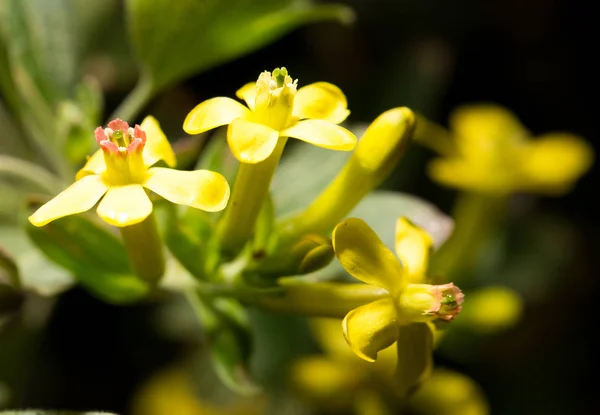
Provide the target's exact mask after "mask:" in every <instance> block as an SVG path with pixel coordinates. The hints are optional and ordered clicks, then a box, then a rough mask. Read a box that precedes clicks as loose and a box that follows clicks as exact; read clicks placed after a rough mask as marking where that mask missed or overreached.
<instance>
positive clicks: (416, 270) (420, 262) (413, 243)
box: [396, 217, 433, 283]
mask: <svg viewBox="0 0 600 415" xmlns="http://www.w3.org/2000/svg"><path fill="white" fill-rule="evenodd" d="M432 246H433V240H432V239H431V236H429V234H428V233H427V232H425V231H424V230H423V229H421V228H419V227H417V226H415V225H413V224H412V223H411V222H410V221H409V220H408V219H407V218H405V217H402V218H400V219H398V221H397V222H396V255H398V258H400V261H402V265H403V266H404V269H405V270H406V271H407V278H408V280H409V281H410V282H411V283H417V282H422V281H423V280H424V279H425V274H426V272H427V266H428V264H429V253H430V252H431V247H432Z"/></svg>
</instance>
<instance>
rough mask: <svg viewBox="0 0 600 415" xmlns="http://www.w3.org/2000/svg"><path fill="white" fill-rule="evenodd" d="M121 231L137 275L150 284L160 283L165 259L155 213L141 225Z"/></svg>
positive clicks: (126, 227)
mask: <svg viewBox="0 0 600 415" xmlns="http://www.w3.org/2000/svg"><path fill="white" fill-rule="evenodd" d="M120 229H121V237H122V239H123V243H124V245H125V250H126V251H127V255H128V256H129V260H130V261H131V266H132V267H133V271H134V272H135V274H136V275H137V276H138V277H140V278H142V279H143V280H146V281H148V282H150V283H156V282H158V280H159V279H160V278H161V277H162V275H163V274H164V272H165V257H164V253H163V247H162V242H161V239H160V236H159V234H158V229H157V227H156V219H155V217H154V213H151V214H150V216H148V217H147V218H146V219H144V221H142V222H140V223H137V224H135V225H131V226H125V227H123V228H120Z"/></svg>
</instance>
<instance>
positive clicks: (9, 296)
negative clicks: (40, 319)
mask: <svg viewBox="0 0 600 415" xmlns="http://www.w3.org/2000/svg"><path fill="white" fill-rule="evenodd" d="M19 286H20V278H19V270H18V268H17V264H16V263H15V262H14V260H13V259H12V258H11V256H10V255H9V254H8V253H7V252H5V251H4V250H3V249H2V247H0V316H2V313H5V312H12V311H14V310H15V309H17V308H19V306H20V305H21V304H22V303H23V299H24V297H23V293H22V292H21V291H20V290H19ZM0 324H1V322H0ZM1 386H2V385H1V384H0V389H1ZM0 392H1V390H0ZM1 400H2V399H0V401H1Z"/></svg>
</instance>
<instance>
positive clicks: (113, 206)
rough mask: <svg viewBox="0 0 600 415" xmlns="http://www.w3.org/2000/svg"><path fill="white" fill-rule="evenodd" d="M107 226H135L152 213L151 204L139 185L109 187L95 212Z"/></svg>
mask: <svg viewBox="0 0 600 415" xmlns="http://www.w3.org/2000/svg"><path fill="white" fill-rule="evenodd" d="M96 211H97V212H98V215H99V216H100V217H101V218H102V219H103V220H104V221H105V222H107V223H108V224H110V225H114V226H119V227H123V226H129V225H135V224H136V223H139V222H141V221H143V220H144V219H146V218H147V217H148V215H150V213H152V203H151V202H150V199H148V195H147V194H146V191H145V190H144V188H143V187H142V186H140V185H139V184H130V185H127V186H117V187H111V188H110V189H109V190H108V192H107V193H106V196H104V198H103V199H102V201H101V202H100V204H99V205H98V209H97V210H96Z"/></svg>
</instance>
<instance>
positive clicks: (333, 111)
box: [183, 68, 356, 164]
mask: <svg viewBox="0 0 600 415" xmlns="http://www.w3.org/2000/svg"><path fill="white" fill-rule="evenodd" d="M297 82H298V81H297V80H295V81H293V80H292V78H291V77H290V76H289V75H288V73H287V70H286V69H285V68H278V69H275V70H274V71H273V73H270V72H268V71H265V72H263V73H261V74H260V76H259V77H258V81H256V83H254V82H253V83H249V84H246V85H244V86H243V87H242V88H240V89H239V90H238V91H237V93H236V95H237V96H238V98H240V99H243V100H244V101H245V102H246V104H247V105H248V107H245V106H244V105H242V104H240V103H239V102H237V101H235V100H233V99H231V98H226V97H217V98H212V99H209V100H207V101H204V102H202V103H201V104H199V105H198V106H196V107H195V108H194V109H193V110H192V111H191V112H190V113H189V114H188V116H187V117H186V119H185V121H184V123H183V129H184V130H185V131H186V132H187V133H189V134H200V133H202V132H204V131H208V130H211V129H213V128H216V127H219V126H222V125H227V124H228V125H229V127H228V130H227V142H228V144H229V148H230V149H231V152H232V153H233V154H234V155H235V157H236V158H237V159H238V160H239V161H241V162H244V163H250V164H254V163H259V162H261V161H263V160H265V159H266V158H267V157H269V156H270V155H271V154H272V153H273V151H274V149H275V147H276V146H277V143H278V140H279V139H280V138H282V137H293V138H297V139H299V140H302V141H305V142H307V143H310V144H314V145H316V146H319V147H324V148H328V149H332V150H343V151H350V150H352V149H353V148H354V147H355V145H356V137H355V136H354V134H352V133H351V132H350V131H348V130H346V129H345V128H342V127H340V126H338V125H336V124H339V123H341V122H342V121H344V120H345V119H346V117H347V116H348V114H349V113H350V112H349V111H348V109H347V103H346V97H345V96H344V94H343V93H342V91H341V90H340V89H339V88H338V87H336V86H335V85H332V84H329V83H327V82H316V83H313V84H310V85H307V86H305V87H303V88H300V89H298V90H297V91H296V89H297Z"/></svg>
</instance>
